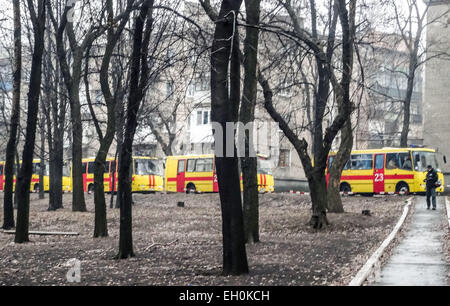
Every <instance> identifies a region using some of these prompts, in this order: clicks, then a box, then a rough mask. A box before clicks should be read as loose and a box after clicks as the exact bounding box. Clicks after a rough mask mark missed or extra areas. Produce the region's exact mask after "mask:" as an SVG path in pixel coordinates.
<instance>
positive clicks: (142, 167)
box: [134, 159, 162, 175]
mask: <svg viewBox="0 0 450 306" xmlns="http://www.w3.org/2000/svg"><path fill="white" fill-rule="evenodd" d="M134 173H135V174H136V175H162V171H161V167H160V166H159V164H158V161H156V160H151V159H135V160H134Z"/></svg>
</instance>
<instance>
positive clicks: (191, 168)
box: [165, 154, 274, 192]
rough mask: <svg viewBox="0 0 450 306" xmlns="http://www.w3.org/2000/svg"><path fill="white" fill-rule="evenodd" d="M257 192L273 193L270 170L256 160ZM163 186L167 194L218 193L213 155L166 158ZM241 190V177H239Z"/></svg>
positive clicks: (260, 161) (272, 180)
mask: <svg viewBox="0 0 450 306" xmlns="http://www.w3.org/2000/svg"><path fill="white" fill-rule="evenodd" d="M258 166H259V167H258V191H259V192H273V191H274V179H273V176H272V175H271V172H270V169H269V168H268V167H264V166H265V163H264V162H263V161H262V160H260V159H258ZM165 186H166V191H168V192H190V191H192V192H219V185H218V181H217V174H216V171H215V163H214V154H205V155H185V156H168V157H167V159H166V171H165ZM241 190H242V177H241Z"/></svg>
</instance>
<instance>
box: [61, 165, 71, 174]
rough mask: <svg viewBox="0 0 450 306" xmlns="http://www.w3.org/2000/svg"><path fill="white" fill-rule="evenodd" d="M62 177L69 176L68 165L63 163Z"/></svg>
mask: <svg viewBox="0 0 450 306" xmlns="http://www.w3.org/2000/svg"><path fill="white" fill-rule="evenodd" d="M62 175H63V176H70V164H69V163H65V164H64V166H63V174H62Z"/></svg>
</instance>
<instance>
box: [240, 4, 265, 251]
mask: <svg viewBox="0 0 450 306" xmlns="http://www.w3.org/2000/svg"><path fill="white" fill-rule="evenodd" d="M245 9H246V17H247V24H248V25H249V26H247V27H246V39H245V43H244V75H245V77H244V89H243V96H242V103H241V109H240V113H239V119H240V122H242V123H243V124H244V125H247V124H248V123H253V122H254V120H255V106H256V94H257V84H258V82H257V78H256V69H257V65H258V41H259V39H258V38H259V30H258V28H257V27H251V26H252V25H254V26H258V25H259V16H260V0H245ZM251 127H252V128H251V129H249V130H245V156H244V157H242V158H241V170H242V183H243V200H244V206H243V209H244V232H245V241H246V242H247V243H257V242H259V198H258V178H257V174H258V173H257V159H256V156H250V153H251V152H252V153H254V152H253V151H254V147H253V145H254V144H253V142H252V143H250V139H253V135H252V134H253V125H251ZM250 146H251V147H250Z"/></svg>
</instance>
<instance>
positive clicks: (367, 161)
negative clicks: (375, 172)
mask: <svg viewBox="0 0 450 306" xmlns="http://www.w3.org/2000/svg"><path fill="white" fill-rule="evenodd" d="M350 160H351V169H352V170H372V166H373V155H372V154H354V155H352V156H351V159H350Z"/></svg>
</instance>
